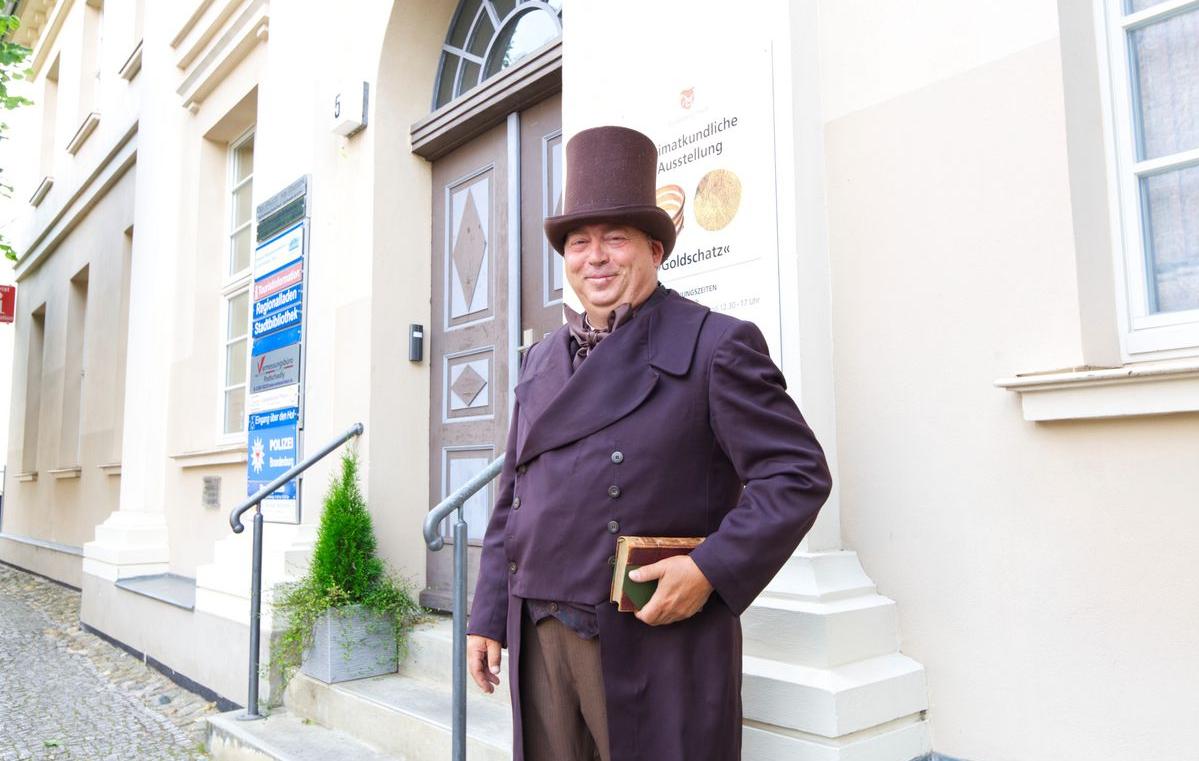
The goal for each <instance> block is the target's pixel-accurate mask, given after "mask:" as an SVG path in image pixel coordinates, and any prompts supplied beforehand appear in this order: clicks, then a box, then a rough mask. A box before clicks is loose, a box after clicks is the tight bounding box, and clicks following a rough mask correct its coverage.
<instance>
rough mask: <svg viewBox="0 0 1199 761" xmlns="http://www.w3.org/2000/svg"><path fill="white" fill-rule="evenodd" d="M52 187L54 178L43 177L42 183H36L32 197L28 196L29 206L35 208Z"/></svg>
mask: <svg viewBox="0 0 1199 761" xmlns="http://www.w3.org/2000/svg"><path fill="white" fill-rule="evenodd" d="M52 187H54V178H53V177H50V176H46V177H43V178H42V181H41V182H39V183H38V185H37V188H36V189H35V190H34V191H33V195H31V196H29V205H30V206H37V205H38V204H40V203H41V202H42V199H43V198H45V197H46V194H47V193H49V192H50V188H52Z"/></svg>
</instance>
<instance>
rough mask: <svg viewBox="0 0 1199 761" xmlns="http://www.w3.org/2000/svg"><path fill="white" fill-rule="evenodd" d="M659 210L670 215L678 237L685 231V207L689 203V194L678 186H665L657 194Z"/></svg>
mask: <svg viewBox="0 0 1199 761" xmlns="http://www.w3.org/2000/svg"><path fill="white" fill-rule="evenodd" d="M657 203H658V208H660V209H662V211H665V212H666V213H667V214H669V215H670V221H671V222H674V231H675V234H676V235H677V234H678V233H681V232H682V231H683V206H684V205H686V203H687V194H686V193H684V192H683V189H682V188H681V187H679V186H678V185H663V186H662V187H660V188H658V192H657Z"/></svg>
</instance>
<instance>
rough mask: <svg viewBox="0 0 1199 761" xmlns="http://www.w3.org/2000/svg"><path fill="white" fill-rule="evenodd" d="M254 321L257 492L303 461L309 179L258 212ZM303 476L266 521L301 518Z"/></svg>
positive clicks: (253, 484) (274, 502) (252, 439)
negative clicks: (300, 481) (301, 482)
mask: <svg viewBox="0 0 1199 761" xmlns="http://www.w3.org/2000/svg"><path fill="white" fill-rule="evenodd" d="M257 222H258V228H257V229H258V233H257V245H256V246H255V249H254V270H253V271H254V283H253V286H252V292H251V298H252V301H253V306H252V307H251V321H250V325H251V328H250V346H251V349H250V388H249V398H248V399H247V402H246V410H247V415H248V420H247V425H246V431H247V439H246V446H247V450H248V451H247V453H246V455H247V456H246V482H247V489H248V494H250V495H252V494H254V493H256V492H257V491H258V490H260V489H261V488H263V487H264V486H266V485H267V484H269V483H270V482H271V481H273V480H274V479H276V478H278V477H279V476H281V475H283V474H284V473H286V472H287V471H288V469H290V468H291V467H292V466H294V465H295V464H296V463H298V462H299V461H300V460H301V458H302V455H301V451H302V448H301V434H302V430H303V406H304V366H303V361H304V302H305V300H306V298H307V292H308V291H307V285H308V257H307V254H308V229H309V223H310V220H309V214H308V180H307V178H303V179H300V180H298V181H296V182H294V183H292V184H291V185H289V186H288V187H287V188H286V189H284V190H283V191H282V192H280V193H278V194H276V195H275V196H274V197H272V198H271V199H269V200H267V201H266V202H265V203H263V204H262V205H260V206H259V207H258V209H257ZM298 482H299V479H292V480H291V481H288V482H287V483H285V484H283V485H282V486H281V487H279V488H278V489H276V490H275V491H274V492H272V493H271V495H270V496H269V497H267V498H266V499H265V500H263V502H262V514H263V517H264V519H266V520H268V521H274V522H278V523H299V522H300V489H299V483H298Z"/></svg>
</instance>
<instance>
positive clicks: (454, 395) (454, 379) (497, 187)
mask: <svg viewBox="0 0 1199 761" xmlns="http://www.w3.org/2000/svg"><path fill="white" fill-rule="evenodd" d="M507 150H508V143H507V129H506V127H505V126H504V125H502V124H501V125H499V126H497V127H495V128H493V129H491V130H490V131H488V132H487V133H485V134H484V135H482V136H480V137H479V138H476V139H475V140H473V141H472V142H470V143H468V144H467V145H464V146H463V147H461V148H459V149H458V150H456V151H454V152H453V153H451V154H449V155H447V156H445V157H444V158H442V159H440V160H438V161H437V162H436V163H435V164H434V165H433V251H432V282H433V291H432V312H431V313H432V325H431V326H430V330H429V361H430V368H429V369H430V373H429V375H430V383H431V388H430V389H429V391H430V395H429V398H430V410H429V446H430V451H429V495H430V497H431V500H432V502H433V504H436V503H437V502H440V501H441V500H442V499H444V498H445V497H446V496H447V495H449V494H450V493H451V492H452V491H454V489H456V488H458V487H459V486H461V485H462V484H463V483H465V482H466V481H468V480H469V479H470V478H471V477H472V476H473V475H474V474H475V473H477V472H478V471H480V470H482V469H483V468H484V467H485V466H486V465H487V464H488V463H489V462H491V461H492V460H493V459H494V458H495V457H496V456H497V454H498V446H497V443H496V442H502V441H503V440H504V439H503V436H504V433H505V432H506V431H507V426H508V386H509V384H508V374H507V362H506V361H505V360H504V358H505V357H506V356H507V352H508V326H507V320H506V315H507V304H506V301H507V283H508V251H507V247H508V242H507V241H508V215H507V208H506V203H505V199H506V197H507V187H508V184H507V183H508V172H507V167H506V165H505V162H506V157H507ZM493 500H494V486H489V487H488V488H487V489H484V490H482V491H480V492H479V493H478V494H476V495H475V496H474V497H473V498H472V499H470V500H469V501H468V502H467V503H466V505H465V509H464V511H463V512H464V515H465V517H466V521H467V531H468V535H469V538H470V539H471V540H472V544H473V543H475V542H477V541H478V540H480V539H482V536H483V532H484V530H485V529H486V526H487V523H486V521H487V516H488V513H489V512H490V510H491V504H492V501H493ZM430 507H432V505H430ZM442 528H443V532H444V533H445V535H446V543H447V545H449V544H452V543H453V541H452V537H451V536H450V532H452V530H453V523H452V520H447V521H445V522H444V523H443V526H442ZM452 560H453V552H452V551H450V548H449V547H447V548H446V549H445V550H442V551H441V552H439V553H430V554H429V558H428V563H427V576H428V580H427V583H428V588H427V589H426V590H425V591H424V592H423V593H422V595H421V602H422V603H423V604H425V605H429V606H430V607H437V608H447V607H449V603H450V593H451V587H450V584H451V581H452V578H453V576H452V574H453V564H452ZM468 561H469V562H468V565H469V567H470V573H469V575H468V584H469V585H470V587H469V588H470V589H473V588H474V576H475V574H476V573H477V571H478V564H479V558H478V550H473V551H471V552H470V553H469V554H468Z"/></svg>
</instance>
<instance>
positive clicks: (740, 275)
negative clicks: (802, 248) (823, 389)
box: [633, 46, 781, 361]
mask: <svg viewBox="0 0 1199 761" xmlns="http://www.w3.org/2000/svg"><path fill="white" fill-rule="evenodd" d="M719 60H720V61H723V62H725V65H724V66H722V67H719V68H715V67H713V66H712V65H711V64H708V63H705V64H702V65H699V64H697V65H696V66H692V65H691V62H689V63H688V65H687V66H680V67H678V69H677V70H674V71H668V72H662V73H660V74H661V76H657V77H655V78H654V80H653V81H654V83H655V84H654V85H653V86H652V90H651V92H652V93H653V95H652V98H653V104H654V105H653V107H652V108H647V109H645V110H644V111H642V112H641V113H648V114H650V118H651V119H652V121H648V122H643V123H642V124H640V125H636V124H635V125H633V126H636V127H637V128H638V129H640V130H641V131H643V132H645V133H646V134H647V135H649V136H650V137H651V138H653V140H654V142H655V143H656V144H657V146H658V205H659V206H661V207H662V208H664V209H666V210H667V212H668V213H670V214H671V216H672V218H673V219H674V223H675V227H676V229H678V231H679V233H678V242H677V243H676V244H675V248H674V253H673V254H671V256H670V258H668V259H667V260H666V262H665V263H664V264H663V266H662V269H661V271H660V279H661V280H662V282H663V283H665V284H666V285H668V286H669V287H671V288H673V289H674V290H676V291H679V292H680V293H681V294H682V295H683V296H686V297H687V298H690V299H693V300H695V301H698V302H700V303H702V304H705V305H707V306H709V307H711V308H712V309H713V310H715V311H718V312H725V313H728V314H731V315H734V316H736V317H740V318H742V319H745V320H751V321H753V322H754V323H756V324H757V325H758V327H759V328H760V329H761V330H762V333H763V334H764V335H765V337H766V341H767V343H768V344H769V346H770V351H771V354H772V356H773V357H774V358H775V361H779V360H780V353H779V352H780V343H781V325H780V311H779V309H780V308H779V279H778V227H777V226H778V213H777V208H776V193H775V150H774V99H773V92H772V85H771V78H772V66H771V55H770V49H769V48H768V47H765V46H764V47H762V48H750V49H748V50H744V51H737V52H735V53H734V52H733V51H725V54H724V55H722V56H720V57H719ZM729 61H736V65H735V66H728V65H727V62H729Z"/></svg>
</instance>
